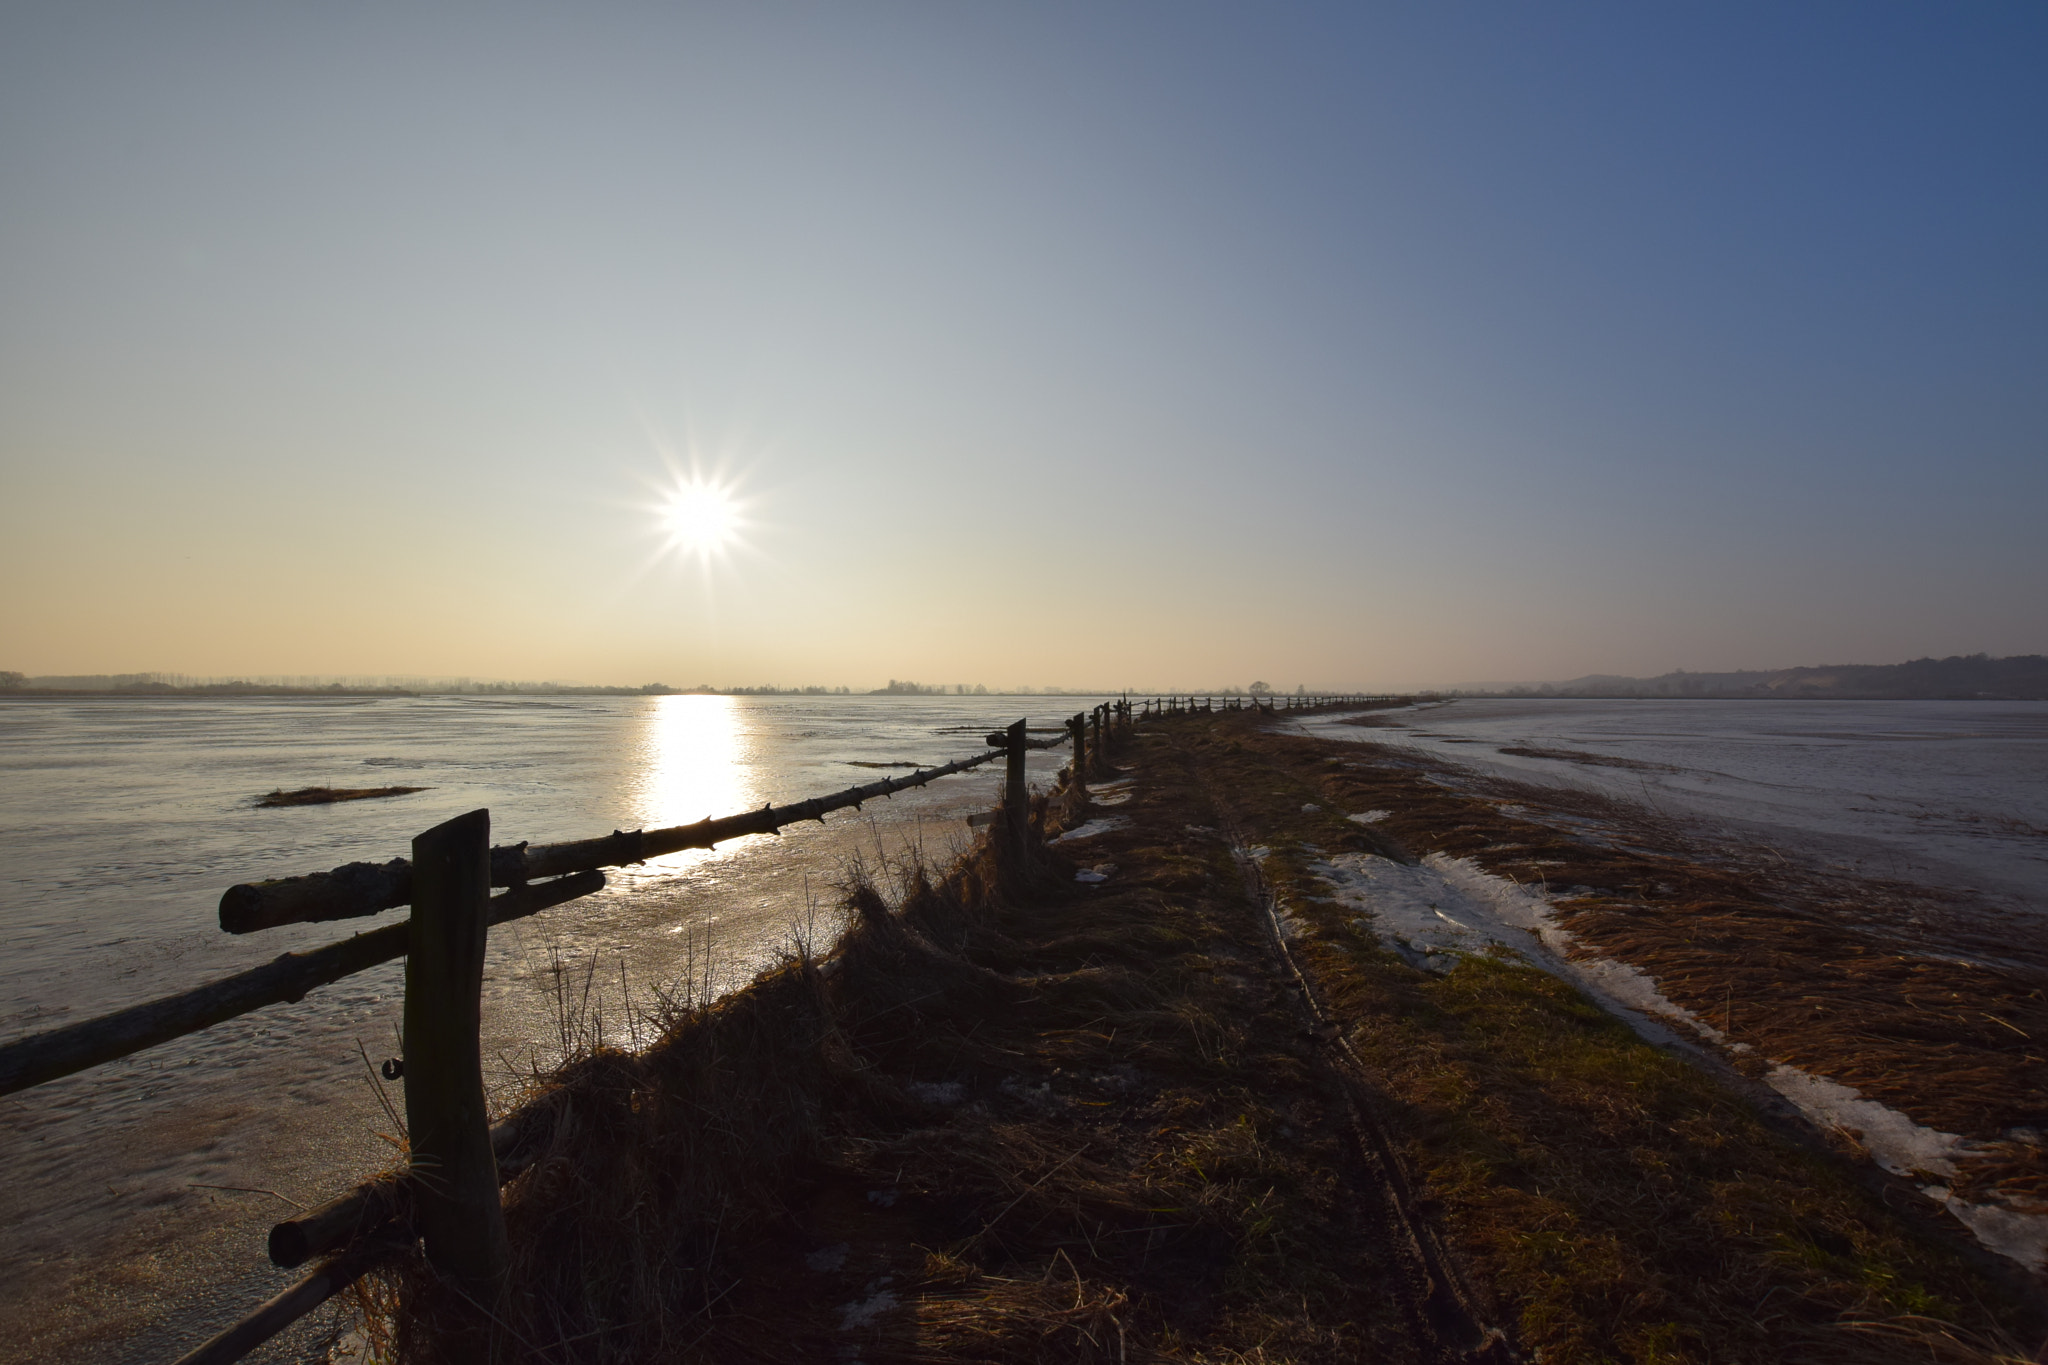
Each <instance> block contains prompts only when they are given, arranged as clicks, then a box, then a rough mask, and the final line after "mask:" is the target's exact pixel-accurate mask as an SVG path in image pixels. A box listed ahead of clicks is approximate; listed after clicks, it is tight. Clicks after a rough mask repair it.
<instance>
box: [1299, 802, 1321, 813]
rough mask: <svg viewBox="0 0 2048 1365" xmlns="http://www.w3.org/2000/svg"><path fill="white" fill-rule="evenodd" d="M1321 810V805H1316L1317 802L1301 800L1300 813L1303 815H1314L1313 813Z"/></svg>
mask: <svg viewBox="0 0 2048 1365" xmlns="http://www.w3.org/2000/svg"><path fill="white" fill-rule="evenodd" d="M1321 810H1322V807H1321V806H1318V805H1317V804H1316V803H1315V802H1313V801H1307V802H1303V803H1302V807H1301V813H1302V814H1303V815H1314V814H1317V813H1318V812H1319V811H1321Z"/></svg>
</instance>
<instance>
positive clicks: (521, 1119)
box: [269, 1100, 554, 1270]
mask: <svg viewBox="0 0 2048 1365" xmlns="http://www.w3.org/2000/svg"><path fill="white" fill-rule="evenodd" d="M553 1120H554V1111H553V1109H552V1108H550V1107H548V1105H547V1102H546V1101H545V1100H542V1101H539V1102H537V1103H536V1104H535V1105H533V1106H530V1107H528V1108H526V1109H522V1110H520V1111H519V1112H518V1113H516V1114H513V1115H511V1116H509V1117H508V1118H506V1119H505V1120H504V1122H502V1123H499V1124H496V1125H494V1126H493V1127H492V1128H491V1152H492V1154H493V1155H494V1156H495V1157H496V1158H497V1164H498V1183H499V1184H500V1185H503V1184H504V1183H505V1182H507V1181H509V1180H511V1179H512V1178H513V1177H514V1176H516V1175H518V1174H519V1173H520V1172H521V1171H523V1170H525V1169H526V1168H527V1167H528V1166H530V1165H532V1164H533V1159H534V1157H535V1156H537V1155H539V1153H540V1152H541V1150H542V1149H543V1148H544V1147H545V1146H546V1135H547V1133H548V1131H549V1129H550V1127H551V1125H552V1123H553ZM412 1215H413V1176H412V1173H411V1172H410V1171H394V1172H391V1173H389V1174H385V1175H380V1176H378V1177H377V1178H376V1179H374V1180H366V1181H364V1182H363V1183H362V1184H360V1185H358V1186H356V1187H355V1188H354V1189H352V1190H350V1191H348V1192H347V1193H346V1194H339V1195H336V1196H335V1197H334V1198H332V1199H330V1200H328V1201H327V1202H326V1203H324V1204H322V1205H320V1206H319V1207H318V1208H314V1209H309V1210H307V1211H306V1212H305V1213H302V1214H300V1215H298V1216H297V1217H296V1218H287V1219H285V1220H284V1221H283V1222H282V1223H278V1224H275V1225H274V1226H272V1227H271V1229H270V1245H269V1250H270V1263H271V1264H272V1265H276V1266H282V1267H284V1268H285V1269H287V1270H289V1269H291V1268H292V1267H294V1266H300V1265H304V1264H305V1263H306V1262H307V1261H310V1260H312V1259H313V1258H314V1257H315V1256H319V1255H322V1254H324V1253H326V1252H329V1251H332V1250H334V1249H335V1248H336V1247H338V1246H342V1245H344V1244H346V1243H348V1242H350V1241H353V1240H354V1239H355V1238H357V1237H360V1236H363V1235H365V1234H367V1233H369V1232H371V1231H372V1230H374V1229H376V1228H379V1227H381V1226H383V1225H384V1224H386V1223H389V1222H393V1221H396V1222H398V1223H400V1224H402V1225H404V1226H406V1227H408V1228H409V1227H411V1226H412Z"/></svg>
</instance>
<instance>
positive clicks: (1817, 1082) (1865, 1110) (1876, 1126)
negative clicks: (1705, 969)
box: [1764, 1065, 1971, 1180]
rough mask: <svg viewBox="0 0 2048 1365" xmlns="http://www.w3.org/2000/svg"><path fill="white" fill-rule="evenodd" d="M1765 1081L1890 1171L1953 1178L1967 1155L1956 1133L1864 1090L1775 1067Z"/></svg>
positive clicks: (1808, 1114)
mask: <svg viewBox="0 0 2048 1365" xmlns="http://www.w3.org/2000/svg"><path fill="white" fill-rule="evenodd" d="M1764 1081H1765V1083H1766V1084H1768V1085H1769V1086H1770V1087H1771V1089H1773V1090H1775V1091H1777V1092H1778V1093H1779V1094H1780V1095H1783V1096H1784V1097H1785V1098H1786V1099H1788V1100H1790V1101H1792V1103H1794V1104H1796V1105H1798V1106H1799V1110H1800V1112H1801V1113H1803V1114H1805V1115H1806V1116H1807V1117H1808V1118H1811V1119H1812V1120H1814V1121H1815V1122H1816V1123H1819V1124H1820V1125H1822V1126H1823V1127H1828V1128H1843V1129H1847V1130H1848V1131H1849V1132H1851V1133H1854V1134H1855V1135H1856V1139H1857V1141H1859V1142H1861V1143H1862V1144H1863V1148H1864V1150H1865V1151H1867V1152H1869V1153H1870V1159H1871V1160H1872V1161H1875V1162H1876V1163H1877V1164H1878V1165H1880V1166H1882V1167H1884V1168H1885V1169H1886V1170H1888V1171H1890V1172H1891V1173H1892V1174H1893V1175H1920V1176H1930V1175H1938V1176H1942V1177H1944V1178H1946V1179H1950V1180H1953V1179H1954V1178H1955V1174H1956V1162H1955V1159H1956V1158H1957V1157H1959V1156H1968V1155H1970V1151H1971V1149H1970V1144H1969V1143H1967V1142H1965V1141H1964V1140H1963V1139H1962V1138H1961V1137H1960V1136H1959V1135H1957V1134H1955V1133H1944V1132H1941V1131H1939V1130H1938V1129H1934V1128H1924V1127H1922V1126H1921V1125H1919V1124H1917V1123H1915V1122H1913V1120H1911V1119H1909V1118H1907V1117H1906V1116H1905V1115H1904V1114H1901V1113H1899V1112H1898V1111H1897V1110H1896V1109H1888V1108H1886V1107H1885V1106H1884V1105H1882V1104H1879V1103H1878V1102H1877V1101H1876V1100H1866V1099H1864V1098H1863V1092H1862V1091H1860V1090H1854V1089H1851V1088H1850V1087H1848V1086H1846V1085H1842V1084H1840V1083H1839V1082H1836V1081H1831V1080H1828V1079H1827V1078H1826V1077H1823V1076H1812V1075H1808V1074H1807V1073H1806V1072H1804V1071H1801V1070H1800V1069H1799V1068H1798V1067H1795V1066H1784V1065H1779V1066H1775V1067H1772V1068H1771V1072H1770V1074H1769V1075H1767V1076H1765V1077H1764Z"/></svg>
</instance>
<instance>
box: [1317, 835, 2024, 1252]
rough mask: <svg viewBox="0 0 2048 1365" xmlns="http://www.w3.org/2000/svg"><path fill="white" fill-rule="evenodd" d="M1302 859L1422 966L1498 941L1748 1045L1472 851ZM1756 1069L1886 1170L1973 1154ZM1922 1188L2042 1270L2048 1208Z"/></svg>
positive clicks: (1590, 988) (1659, 1016)
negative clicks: (1582, 936)
mask: <svg viewBox="0 0 2048 1365" xmlns="http://www.w3.org/2000/svg"><path fill="white" fill-rule="evenodd" d="M1351 818H1353V819H1357V817H1356V816H1353V817H1351ZM1309 870H1310V871H1312V872H1314V873H1315V874H1316V875H1317V876H1318V877H1320V878H1322V880H1323V881H1324V883H1325V884H1326V885H1328V887H1329V888H1330V891H1331V895H1332V898H1333V899H1335V900H1336V901H1337V902H1338V903H1340V904H1342V905H1344V906H1346V907H1347V908H1351V909H1356V910H1359V911H1361V912H1363V913H1362V914H1361V915H1360V917H1359V918H1358V919H1355V920H1353V921H1352V923H1353V924H1354V925H1357V926H1359V927H1361V928H1366V929H1369V930H1370V931H1371V932H1372V933H1374V934H1375V935H1376V936H1377V937H1378V938H1379V939H1380V941H1381V942H1382V943H1384V944H1386V946H1387V947H1389V948H1391V949H1392V950H1393V951H1394V952H1396V953H1398V954H1400V955H1401V957H1402V958H1403V959H1404V960H1406V961H1407V962H1408V963H1410V964H1411V965H1413V966H1416V967H1420V968H1422V969H1423V970H1425V971H1433V972H1447V971H1449V970H1450V969H1451V968H1452V967H1453V966H1455V965H1456V964H1457V960H1458V958H1459V957H1460V956H1461V955H1463V954H1466V953H1484V952H1488V951H1491V950H1494V949H1497V948H1506V949H1508V950H1510V951H1512V952H1514V953H1516V954H1518V955H1520V956H1521V957H1522V958H1524V959H1526V960H1527V961H1528V962H1529V963H1530V964H1531V965H1533V966H1536V967H1540V968H1542V969H1543V970H1544V971H1547V972H1549V973H1551V974H1552V975H1553V976H1558V977H1561V978H1563V979H1564V980H1567V981H1569V982H1571V983H1572V984H1573V985H1575V986H1577V987H1579V988H1580V989H1581V990H1583V991H1585V992H1586V993H1587V994H1588V995H1590V996H1592V997H1593V998H1594V1000H1596V1001H1598V1002H1599V1003H1600V1004H1601V1006H1602V1007H1604V1008H1605V1009H1606V1010H1607V1011H1608V1012H1609V1013H1611V1014H1613V1015H1615V1016H1616V1017H1617V1018H1619V1019H1621V1020H1622V1021H1623V1022H1624V1023H1626V1024H1628V1025H1629V1027H1630V1028H1632V1029H1634V1030H1635V1031H1636V1032H1637V1033H1638V1034H1639V1035H1641V1036H1642V1037H1643V1038H1645V1039H1646V1040H1648V1041H1649V1042H1651V1043H1655V1044H1658V1045H1666V1044H1669V1043H1672V1042H1677V1041H1682V1035H1680V1034H1679V1033H1677V1032H1676V1031H1674V1030H1673V1029H1671V1028H1668V1027H1666V1024H1667V1022H1668V1023H1670V1024H1677V1025H1682V1026H1684V1028H1686V1029H1687V1030H1689V1031H1691V1032H1692V1033H1694V1034H1697V1035H1698V1036H1700V1037H1702V1038H1705V1039H1708V1040H1709V1041H1711V1042H1715V1043H1719V1044H1721V1045H1722V1046H1724V1047H1728V1048H1730V1050H1731V1051H1737V1052H1746V1051H1748V1050H1749V1045H1748V1044H1746V1043H1731V1042H1730V1040H1729V1039H1728V1037H1727V1035H1725V1034H1724V1033H1722V1032H1721V1030H1719V1029H1717V1028H1715V1027H1714V1026H1713V1025H1711V1024H1709V1023H1707V1022H1706V1021H1705V1020H1703V1019H1701V1018H1700V1017H1699V1016H1698V1015H1696V1014H1694V1013H1693V1012H1692V1011H1691V1010H1688V1009H1686V1008H1684V1007H1683V1006H1681V1005H1679V1004H1677V1003H1675V1002H1673V1001H1671V1000H1668V999H1666V998H1665V997H1664V994H1663V993H1662V992H1661V991H1659V990H1658V989H1657V980H1656V978H1655V977H1653V976H1650V975H1649V974H1648V973H1646V972H1643V971H1640V970H1638V969H1637V968H1635V967H1632V966H1630V965H1629V964H1627V963H1626V962H1618V961H1616V960H1614V959H1613V958H1606V957H1598V956H1587V955H1581V956H1577V957H1574V956H1573V955H1572V954H1573V951H1574V949H1577V948H1578V940H1577V939H1576V938H1575V937H1574V936H1573V935H1572V934H1571V932H1570V931H1569V930H1566V929H1564V928H1562V927H1560V926H1559V925H1557V924H1555V923H1554V922H1552V918H1551V916H1552V914H1553V912H1554V910H1555V904H1554V902H1553V901H1552V900H1551V898H1550V897H1549V896H1548V895H1546V894H1544V893H1543V892H1540V891H1537V890H1534V889H1532V888H1530V887H1526V886H1523V885H1521V884H1520V883H1519V882H1515V881H1512V880H1510V879H1508V878H1506V877H1499V876H1495V875H1494V874H1493V873H1491V872H1488V871H1487V870H1486V869H1484V868H1482V867H1480V866H1479V865H1478V864H1477V863H1475V862H1473V861H1472V860H1471V859H1469V858H1450V857H1446V856H1445V855H1443V854H1441V853H1433V854H1431V855H1430V856H1429V857H1427V858H1425V859H1423V860H1422V862H1421V863H1419V864H1415V865H1408V864H1402V863H1397V862H1394V861H1392V860H1391V859H1387V858H1381V857H1376V856H1374V855H1373V854H1370V853H1340V854H1337V855H1336V856H1334V857H1332V858H1329V859H1327V860H1325V861H1322V862H1315V863H1311V864H1309ZM1281 921H1282V924H1283V925H1284V926H1285V932H1287V933H1288V936H1289V937H1298V936H1299V935H1300V933H1301V932H1302V927H1301V925H1300V923H1299V921H1298V920H1297V919H1296V918H1295V917H1294V916H1291V915H1285V914H1284V913H1283V915H1282V916H1281ZM1764 1079H1765V1080H1766V1081H1767V1082H1768V1083H1769V1085H1770V1086H1771V1088H1772V1089H1773V1090H1776V1091H1777V1092H1778V1093H1779V1094H1780V1095H1783V1096H1784V1097H1785V1098H1786V1099H1787V1100H1789V1101H1790V1102H1791V1103H1792V1104H1793V1105H1794V1106H1796V1107H1797V1108H1798V1109H1799V1111H1800V1112H1801V1113H1803V1114H1805V1115H1806V1117H1807V1118H1808V1119H1809V1120H1810V1121H1812V1122H1813V1123H1815V1124H1816V1125H1818V1126H1820V1127H1823V1128H1840V1129H1844V1130H1847V1131H1848V1132H1850V1133H1852V1134H1854V1135H1855V1137H1856V1139H1857V1141H1859V1142H1860V1143H1861V1144H1862V1145H1863V1147H1864V1149H1865V1150H1866V1151H1868V1152H1869V1153H1870V1156H1871V1159H1872V1160H1874V1161H1876V1162H1877V1164H1878V1165H1880V1166H1882V1167H1883V1168H1884V1169H1886V1170H1888V1171H1890V1172H1892V1173H1893V1174H1895V1175H1902V1176H1907V1177H1912V1178H1919V1179H1922V1180H1925V1179H1928V1178H1929V1177H1936V1178H1939V1179H1941V1180H1953V1179H1954V1178H1955V1175H1956V1161H1957V1160H1958V1159H1960V1158H1965V1157H1969V1156H1973V1155H1976V1154H1977V1149H1976V1148H1974V1147H1973V1146H1972V1145H1971V1144H1970V1143H1969V1142H1968V1141H1966V1140H1965V1139H1964V1138H1962V1137H1960V1136H1958V1135H1957V1134H1955V1133H1944V1132H1941V1131H1939V1130H1938V1129H1934V1128H1928V1127H1925V1126H1923V1125H1921V1124H1918V1123H1915V1122H1914V1121H1913V1120H1912V1119H1910V1118H1907V1117H1906V1116H1905V1115H1904V1114H1901V1113H1899V1112H1898V1111H1897V1110H1895V1109H1891V1108H1888V1107H1887V1106H1885V1105H1882V1104H1879V1103H1878V1102H1877V1101H1875V1100H1870V1099H1865V1098H1864V1097H1863V1095H1862V1094H1861V1092H1859V1091H1856V1090H1853V1089H1851V1088H1850V1087H1848V1086H1846V1085H1842V1084H1840V1083H1838V1082H1835V1081H1831V1080H1828V1079H1827V1078H1825V1077H1821V1076H1814V1075H1810V1074H1808V1073H1807V1072H1804V1071H1801V1070H1799V1069H1798V1068H1797V1067H1792V1066H1785V1065H1782V1064H1780V1065H1778V1066H1775V1067H1773V1068H1772V1070H1771V1072H1770V1073H1769V1074H1768V1075H1767V1076H1766V1077H1765V1078H1764ZM1920 1188H1921V1192H1922V1193H1923V1194H1925V1195H1926V1196H1927V1197H1928V1198H1929V1199H1932V1200H1934V1201H1935V1202H1936V1203H1938V1204H1940V1205H1941V1206H1942V1207H1943V1208H1945V1209H1947V1210H1948V1211H1949V1213H1950V1214H1952V1215H1954V1216H1955V1218H1956V1219H1957V1220H1958V1221H1959V1222H1961V1223H1962V1224H1963V1225H1964V1226H1965V1227H1967V1228H1969V1230H1970V1231H1971V1233H1973V1234H1974V1235H1975V1236H1976V1238H1977V1240H1978V1241H1979V1242H1981V1243H1982V1244H1983V1245H1984V1246H1986V1247H1988V1248H1989V1249H1991V1250H1992V1251H1995V1252H1997V1253H1998V1254H1999V1255H2001V1256H2007V1257H2010V1258H2011V1259H2013V1260H2015V1261H2018V1262H2019V1263H2020V1264H2021V1265H2024V1266H2026V1267H2027V1268H2028V1269H2030V1270H2035V1271H2039V1270H2043V1269H2048V1214H2040V1213H2029V1212H2024V1211H2021V1210H2018V1209H2013V1208H2009V1207H2006V1206H2004V1205H1997V1204H1969V1203H1965V1202H1964V1201H1962V1200H1960V1199H1957V1198H1955V1197H1954V1195H1952V1194H1951V1193H1950V1192H1949V1189H1948V1187H1947V1186H1946V1185H1943V1184H1936V1183H1928V1184H1923V1185H1921V1187H1920Z"/></svg>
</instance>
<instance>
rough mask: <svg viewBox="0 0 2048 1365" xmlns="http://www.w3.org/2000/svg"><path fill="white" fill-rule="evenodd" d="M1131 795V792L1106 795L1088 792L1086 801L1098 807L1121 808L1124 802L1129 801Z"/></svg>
mask: <svg viewBox="0 0 2048 1365" xmlns="http://www.w3.org/2000/svg"><path fill="white" fill-rule="evenodd" d="M1132 795H1133V793H1131V792H1110V793H1108V794H1107V795H1104V794H1102V793H1101V792H1089V793H1088V800H1089V801H1090V802H1092V803H1093V804H1095V805H1098V806H1121V805H1122V804H1123V803H1124V802H1126V801H1128V800H1130V799H1131V797H1132Z"/></svg>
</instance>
